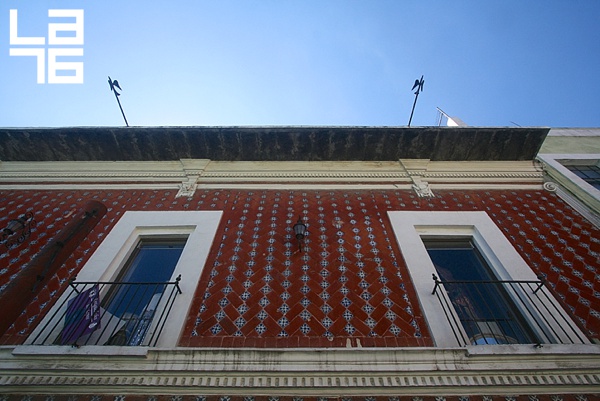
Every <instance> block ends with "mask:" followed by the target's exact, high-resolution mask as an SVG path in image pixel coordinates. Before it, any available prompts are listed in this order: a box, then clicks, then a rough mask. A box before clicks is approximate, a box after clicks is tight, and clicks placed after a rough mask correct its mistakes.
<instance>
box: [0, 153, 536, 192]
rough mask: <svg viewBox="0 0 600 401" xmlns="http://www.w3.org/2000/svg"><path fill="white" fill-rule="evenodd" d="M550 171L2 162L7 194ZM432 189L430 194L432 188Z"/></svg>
mask: <svg viewBox="0 0 600 401" xmlns="http://www.w3.org/2000/svg"><path fill="white" fill-rule="evenodd" d="M542 183H543V173H542V172H540V171H537V170H536V169H535V168H534V166H533V164H532V163H531V162H432V161H422V160H402V161H401V163H400V164H399V163H398V162H397V161H396V162H394V161H389V162H384V161H382V162H361V161H338V162H249V161H236V162H223V161H210V160H205V159H202V160H191V159H186V160H180V161H156V162H0V188H1V189H44V188H47V189H78V188H79V189H96V188H97V189H104V188H106V189H113V188H115V189H120V188H136V189H138V188H147V189H173V190H176V191H177V192H176V194H177V195H176V196H192V195H193V194H194V192H195V191H196V190H197V189H198V188H208V187H219V188H234V187H239V186H246V187H250V186H254V185H257V184H261V185H263V186H265V187H266V186H269V185H271V186H272V187H273V188H278V186H280V185H295V186H296V187H304V188H308V187H311V186H313V185H320V186H324V187H333V186H347V187H348V186H354V187H362V188H363V189H367V188H382V187H391V188H393V187H396V188H398V187H402V186H405V187H407V188H413V185H416V188H415V190H416V189H419V190H420V188H422V187H423V186H424V185H425V187H424V188H425V190H424V191H421V193H423V194H429V192H430V191H431V190H432V188H433V189H445V188H448V189H453V188H463V189H486V188H503V187H505V188H514V187H515V186H517V187H518V186H537V187H538V188H541V185H542ZM427 188H428V190H427Z"/></svg>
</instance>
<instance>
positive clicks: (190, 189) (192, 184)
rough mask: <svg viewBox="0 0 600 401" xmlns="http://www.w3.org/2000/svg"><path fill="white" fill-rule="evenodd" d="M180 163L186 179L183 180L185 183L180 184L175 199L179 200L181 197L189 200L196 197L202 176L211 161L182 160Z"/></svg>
mask: <svg viewBox="0 0 600 401" xmlns="http://www.w3.org/2000/svg"><path fill="white" fill-rule="evenodd" d="M180 161H181V165H182V169H183V173H184V174H185V178H184V179H183V182H182V183H181V184H179V191H178V192H177V194H176V195H175V197H176V198H179V197H181V196H185V197H188V198H189V197H192V196H194V193H196V189H197V188H198V181H199V180H200V176H201V175H202V173H203V172H204V169H205V168H206V166H207V165H208V163H210V160H207V159H201V160H196V159H181V160H180Z"/></svg>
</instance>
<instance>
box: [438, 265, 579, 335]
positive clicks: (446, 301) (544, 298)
mask: <svg viewBox="0 0 600 401" xmlns="http://www.w3.org/2000/svg"><path fill="white" fill-rule="evenodd" d="M433 280H434V282H435V285H434V288H433V291H432V294H433V295H436V297H437V299H438V301H439V303H440V305H441V307H442V309H443V311H444V315H445V318H446V319H447V320H448V323H449V324H450V326H451V327H452V334H453V335H454V337H455V339H456V341H457V343H458V344H459V346H467V345H489V344H534V345H536V346H538V347H540V346H541V345H542V344H587V343H588V340H587V338H586V337H585V335H584V334H583V333H582V332H581V330H579V328H578V327H577V326H576V325H575V324H574V323H573V321H572V319H571V318H570V317H569V316H568V314H567V313H566V312H565V310H563V308H562V307H561V306H560V304H559V303H558V302H557V301H556V299H555V298H554V297H553V296H552V294H551V293H550V291H549V289H548V288H547V287H546V285H545V282H544V281H542V280H535V281H502V280H496V281H444V280H440V279H439V278H438V277H437V276H436V275H433Z"/></svg>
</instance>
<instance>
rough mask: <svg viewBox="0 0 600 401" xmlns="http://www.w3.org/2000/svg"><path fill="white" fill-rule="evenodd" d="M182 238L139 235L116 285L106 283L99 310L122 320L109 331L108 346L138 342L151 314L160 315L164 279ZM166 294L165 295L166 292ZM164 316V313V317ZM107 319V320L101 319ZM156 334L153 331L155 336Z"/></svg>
mask: <svg viewBox="0 0 600 401" xmlns="http://www.w3.org/2000/svg"><path fill="white" fill-rule="evenodd" d="M185 243H186V238H182V239H170V240H169V239H160V238H158V239H157V238H152V237H150V238H142V239H141V240H140V241H139V243H138V244H137V246H136V247H135V250H134V252H133V254H132V255H131V256H130V258H129V261H128V262H127V263H126V264H125V266H124V267H123V269H122V270H121V272H120V274H119V277H118V278H117V280H116V284H114V285H112V286H109V287H108V291H106V295H104V296H103V301H102V303H101V307H102V310H104V311H106V312H107V316H111V317H113V318H114V320H116V319H118V320H119V321H121V322H124V324H123V325H122V327H120V328H119V329H118V330H115V331H114V333H110V338H109V339H108V341H107V342H106V344H109V345H141V344H143V343H144V340H145V338H146V334H147V332H148V330H149V328H150V325H151V324H152V321H153V320H154V317H155V315H158V316H161V315H162V316H164V314H163V312H166V311H165V310H163V309H160V308H159V305H160V304H163V305H164V307H165V308H169V306H170V303H167V304H166V305H165V304H164V303H162V302H161V301H162V300H163V298H164V297H165V290H166V289H167V288H166V287H167V284H166V283H167V282H168V281H169V280H170V279H171V276H172V275H173V271H174V270H175V266H176V265H177V262H178V261H179V257H180V256H181V253H182V252H183V247H184V246H185ZM167 296H168V295H167ZM165 317H166V316H165ZM105 320H107V319H105ZM159 334H160V332H159V331H157V334H156V338H157V339H158V335H159Z"/></svg>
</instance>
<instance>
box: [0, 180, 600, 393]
mask: <svg viewBox="0 0 600 401" xmlns="http://www.w3.org/2000/svg"><path fill="white" fill-rule="evenodd" d="M91 199H94V200H98V201H100V202H102V203H104V204H105V205H106V206H107V208H108V212H107V214H106V215H105V216H104V218H103V219H102V220H101V221H100V223H99V224H98V225H97V226H96V227H95V229H94V230H93V231H92V232H91V233H90V235H89V236H88V237H87V239H86V240H85V241H84V243H83V244H82V245H81V246H80V247H79V248H78V249H77V251H76V252H74V253H73V254H72V255H71V257H70V258H69V260H68V261H67V262H66V263H65V264H64V266H63V267H62V268H61V269H60V270H59V271H58V272H57V274H56V275H55V276H54V277H53V278H52V280H51V281H50V283H49V284H48V285H47V286H46V287H44V288H42V289H40V290H39V293H38V295H37V297H36V299H35V300H34V302H32V303H31V304H30V305H29V306H28V307H27V308H26V310H25V311H24V312H23V314H22V315H21V317H20V318H19V319H18V320H17V321H16V322H15V324H14V326H13V327H12V328H11V329H10V330H9V332H8V333H7V334H5V335H4V336H3V337H2V338H1V339H0V343H2V344H19V343H21V342H22V341H24V339H25V338H26V337H27V335H28V334H29V333H31V330H32V329H33V328H34V327H35V325H36V324H37V322H38V321H39V320H40V318H41V317H43V315H44V314H45V313H46V312H47V311H48V309H49V308H50V306H51V305H52V300H54V299H55V298H56V297H57V295H58V294H60V292H61V291H62V290H63V289H64V288H65V287H66V286H67V285H68V280H69V279H70V278H73V277H75V276H76V275H77V272H78V271H79V270H80V269H81V267H82V266H83V265H84V264H85V262H86V260H87V259H88V258H89V256H90V255H91V254H92V253H93V251H94V250H95V249H96V247H97V246H98V244H99V243H100V242H101V241H102V239H103V238H104V237H105V236H106V235H107V234H108V233H109V232H110V230H111V228H112V227H113V226H114V224H115V223H116V222H117V221H118V219H119V218H120V217H121V216H122V215H123V213H124V212H125V211H127V210H142V211H143V210H148V211H154V210H160V211H167V210H222V211H223V212H224V214H223V217H222V220H221V223H220V226H219V229H218V231H217V234H216V237H215V239H214V243H213V246H212V250H211V253H210V255H209V258H208V261H207V263H206V266H204V271H203V274H202V278H201V280H200V283H199V285H198V288H197V291H196V294H195V298H194V301H193V303H192V305H191V313H190V315H189V317H188V321H187V324H186V327H185V334H184V336H183V338H182V340H181V344H180V345H182V346H257V347H273V346H275V347H297V346H301V347H307V346H334V347H345V346H347V345H351V346H353V347H355V346H364V347H368V346H428V345H432V341H431V339H430V336H429V333H428V330H427V327H426V324H425V321H424V319H423V317H422V315H421V312H420V309H419V302H418V300H417V299H416V295H415V293H414V290H413V288H412V286H411V284H410V280H409V273H408V271H407V269H406V266H405V265H404V260H403V258H402V256H401V254H400V253H399V250H398V246H397V244H396V242H395V238H394V236H393V231H392V229H391V226H390V224H389V220H388V218H387V214H386V213H387V211H393V210H421V211H423V210H425V211H448V210H462V211H473V210H482V211H486V212H487V213H488V215H489V216H490V217H491V218H492V220H494V221H495V222H496V224H497V225H498V226H499V227H500V229H501V230H502V231H503V232H504V234H505V235H506V236H507V238H508V239H509V240H510V241H511V242H512V243H513V245H514V246H515V248H516V249H517V250H518V251H519V253H520V254H521V255H522V256H523V258H524V259H525V260H526V261H527V262H528V264H529V265H530V266H531V267H532V269H533V270H534V271H535V272H536V273H541V274H543V275H545V276H546V277H547V280H548V283H549V285H550V286H551V287H553V288H554V289H555V291H556V293H557V294H558V295H559V297H560V298H561V299H562V300H563V301H564V303H565V305H566V307H567V308H568V310H569V311H570V312H572V313H573V314H574V315H575V316H576V320H578V322H579V323H581V325H582V326H583V327H584V328H585V330H586V331H587V332H588V334H590V335H591V336H592V337H596V338H597V337H598V336H599V334H598V333H600V231H599V230H597V229H595V228H594V227H593V226H591V225H590V224H589V223H588V222H587V221H586V220H585V219H583V218H582V217H581V216H580V215H578V214H577V213H576V212H575V211H573V210H572V209H571V208H570V207H569V206H568V205H566V204H565V203H563V202H562V201H561V200H560V199H559V198H558V197H556V196H555V195H554V194H552V193H549V192H545V191H489V192H482V191H479V192H477V191H460V192H458V191H455V192H450V191H439V192H437V193H436V197H435V198H432V199H419V198H417V197H416V195H414V194H413V193H412V192H410V191H273V190H269V191H261V190H257V191H246V190H206V191H202V190H200V191H197V192H196V194H195V195H194V197H192V198H175V192H174V191H152V190H146V191H139V190H137V191H134V190H124V191H121V190H119V191H37V192H36V191H4V192H0V227H4V226H5V225H6V224H7V222H8V221H9V220H10V219H13V218H17V217H19V216H20V215H21V214H23V213H25V212H27V211H32V212H33V213H34V215H35V219H36V222H37V225H36V227H35V229H34V230H33V232H32V234H31V238H30V241H28V242H27V243H24V244H22V245H20V246H19V247H17V248H14V249H11V250H6V249H2V250H1V251H0V252H2V253H1V254H0V286H1V288H4V286H5V285H6V284H7V283H8V282H9V281H11V280H14V279H17V276H16V275H17V273H18V272H19V271H20V269H22V268H23V267H24V266H25V265H26V264H27V262H28V261H30V260H31V259H32V257H34V255H35V254H36V253H37V252H39V251H40V249H42V248H43V247H44V245H46V244H47V243H48V241H49V240H51V239H52V237H53V236H54V235H56V233H57V232H59V231H60V230H61V228H63V227H64V225H65V224H66V222H68V221H69V219H70V218H71V216H73V215H74V214H75V212H76V211H77V210H78V209H79V208H80V207H81V206H83V204H85V203H86V202H87V201H88V200H91ZM299 216H301V217H302V218H303V220H304V222H305V223H306V225H307V226H308V231H309V234H308V236H307V239H306V243H305V247H304V249H303V250H302V251H300V250H299V247H298V243H297V241H296V239H295V238H294V236H293V231H292V226H293V225H294V224H295V222H296V221H297V219H298V217H299ZM198 268H201V266H198ZM184 279H185V278H184ZM432 287H433V282H432ZM0 290H1V289H0ZM215 399H216V398H215ZM539 399H540V400H541V399H542V398H539ZM543 399H545V398H543ZM377 400H379V398H377Z"/></svg>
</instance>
